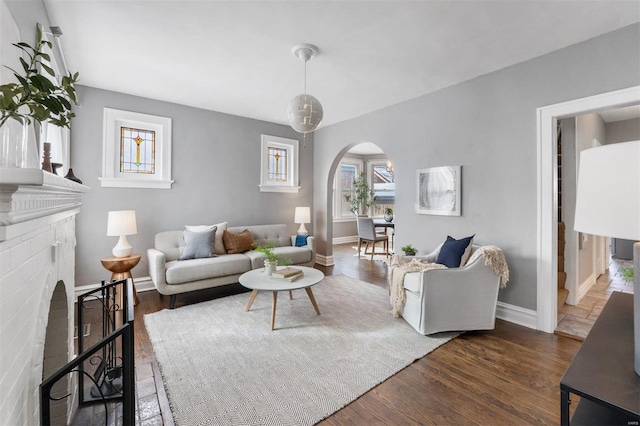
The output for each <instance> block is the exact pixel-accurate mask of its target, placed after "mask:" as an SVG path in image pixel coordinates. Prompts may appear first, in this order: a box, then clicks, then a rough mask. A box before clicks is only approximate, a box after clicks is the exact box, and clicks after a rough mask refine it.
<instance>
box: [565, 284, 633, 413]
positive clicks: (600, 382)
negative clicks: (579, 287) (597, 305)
mask: <svg viewBox="0 0 640 426" xmlns="http://www.w3.org/2000/svg"><path fill="white" fill-rule="evenodd" d="M572 393H573V394H576V395H579V396H580V397H581V399H580V402H579V403H578V406H577V407H576V410H575V413H574V415H573V417H572V418H571V424H573V425H623V426H627V425H640V376H638V375H637V374H636V373H635V371H634V369H633V295H632V294H626V293H620V292H614V293H613V294H612V295H611V298H610V299H609V301H608V302H607V304H606V305H605V307H604V309H603V310H602V313H601V314H600V316H599V317H598V320H597V321H596V323H595V324H594V325H593V328H592V329H591V332H590V333H589V335H588V336H587V338H586V339H585V341H584V343H583V344H582V347H581V348H580V350H579V351H578V353H577V354H576V356H575V358H574V359H573V361H571V364H570V365H569V368H567V371H566V372H565V373H564V377H562V380H561V381H560V422H561V424H562V425H569V405H570V404H571V399H570V394H572Z"/></svg>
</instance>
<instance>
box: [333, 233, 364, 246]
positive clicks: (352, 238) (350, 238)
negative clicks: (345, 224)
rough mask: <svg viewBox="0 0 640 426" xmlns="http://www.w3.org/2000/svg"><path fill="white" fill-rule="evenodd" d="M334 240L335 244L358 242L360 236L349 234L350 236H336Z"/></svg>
mask: <svg viewBox="0 0 640 426" xmlns="http://www.w3.org/2000/svg"><path fill="white" fill-rule="evenodd" d="M332 241H333V244H347V243H357V242H358V236H357V235H351V236H348V237H336V238H334V239H333V240H332Z"/></svg>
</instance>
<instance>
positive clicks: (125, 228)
mask: <svg viewBox="0 0 640 426" xmlns="http://www.w3.org/2000/svg"><path fill="white" fill-rule="evenodd" d="M137 233H138V228H137V226H136V212H135V210H119V211H111V212H109V216H108V218H107V236H110V237H119V236H121V235H134V234H137Z"/></svg>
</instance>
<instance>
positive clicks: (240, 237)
mask: <svg viewBox="0 0 640 426" xmlns="http://www.w3.org/2000/svg"><path fill="white" fill-rule="evenodd" d="M222 240H223V241H224V248H225V249H226V250H227V253H229V254H234V253H244V252H245V251H249V250H251V249H252V246H253V235H251V232H250V231H249V230H248V229H245V230H244V231H242V232H241V233H239V234H235V233H233V232H229V231H227V230H225V231H224V233H223V234H222Z"/></svg>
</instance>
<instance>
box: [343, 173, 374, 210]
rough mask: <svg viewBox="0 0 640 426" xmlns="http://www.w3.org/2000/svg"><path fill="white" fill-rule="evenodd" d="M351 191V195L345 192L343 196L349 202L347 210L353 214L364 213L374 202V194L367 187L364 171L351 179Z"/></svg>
mask: <svg viewBox="0 0 640 426" xmlns="http://www.w3.org/2000/svg"><path fill="white" fill-rule="evenodd" d="M353 191H354V194H353V195H351V194H346V195H345V196H344V200H345V201H346V202H347V203H349V211H350V212H351V213H353V214H355V215H357V214H359V213H362V214H366V212H368V211H369V209H370V208H371V206H373V203H375V201H376V195H375V193H374V192H373V190H372V189H371V188H370V187H369V182H367V174H366V173H365V172H362V173H360V175H359V176H358V177H357V178H356V179H355V180H354V181H353Z"/></svg>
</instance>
